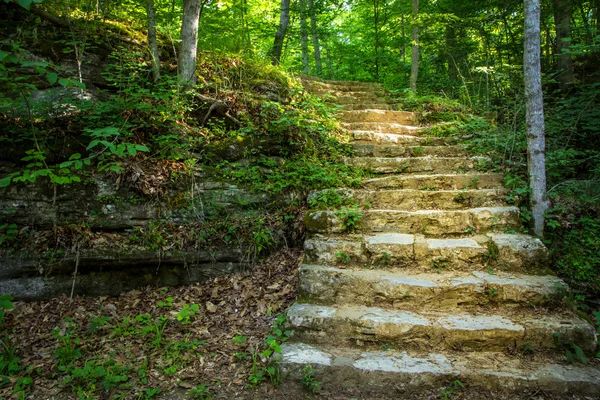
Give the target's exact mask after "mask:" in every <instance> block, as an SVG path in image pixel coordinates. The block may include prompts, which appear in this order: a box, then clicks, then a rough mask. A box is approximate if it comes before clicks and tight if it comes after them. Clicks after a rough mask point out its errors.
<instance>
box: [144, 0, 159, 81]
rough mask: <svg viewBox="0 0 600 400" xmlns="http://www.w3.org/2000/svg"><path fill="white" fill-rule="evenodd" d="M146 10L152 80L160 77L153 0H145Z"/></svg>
mask: <svg viewBox="0 0 600 400" xmlns="http://www.w3.org/2000/svg"><path fill="white" fill-rule="evenodd" d="M146 12H147V14H148V46H149V47H150V55H151V57H152V77H153V78H154V82H156V81H158V80H159V79H160V56H159V53H158V43H157V42H156V16H155V9H154V0H146Z"/></svg>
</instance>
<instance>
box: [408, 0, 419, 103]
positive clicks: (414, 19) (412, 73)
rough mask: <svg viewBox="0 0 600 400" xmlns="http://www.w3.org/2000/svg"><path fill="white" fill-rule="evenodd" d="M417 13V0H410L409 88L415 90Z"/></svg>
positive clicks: (417, 42) (417, 51) (417, 48)
mask: <svg viewBox="0 0 600 400" xmlns="http://www.w3.org/2000/svg"><path fill="white" fill-rule="evenodd" d="M418 14H419V0H412V23H413V28H412V55H411V57H412V58H411V68H410V90H411V92H416V91H417V78H418V77H419V27H418V26H417V15H418Z"/></svg>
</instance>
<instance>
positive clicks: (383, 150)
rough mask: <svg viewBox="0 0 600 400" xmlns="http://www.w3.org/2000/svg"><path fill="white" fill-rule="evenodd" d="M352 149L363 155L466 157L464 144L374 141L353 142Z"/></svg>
mask: <svg viewBox="0 0 600 400" xmlns="http://www.w3.org/2000/svg"><path fill="white" fill-rule="evenodd" d="M352 149H353V150H354V152H355V153H356V154H357V155H359V156H361V157H432V156H435V157H466V156H467V153H466V151H465V149H464V148H463V147H462V146H398V145H377V144H373V143H360V142H355V143H352Z"/></svg>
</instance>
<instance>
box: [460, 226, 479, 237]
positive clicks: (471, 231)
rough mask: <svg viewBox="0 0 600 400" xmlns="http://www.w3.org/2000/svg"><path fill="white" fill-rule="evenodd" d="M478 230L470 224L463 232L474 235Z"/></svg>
mask: <svg viewBox="0 0 600 400" xmlns="http://www.w3.org/2000/svg"><path fill="white" fill-rule="evenodd" d="M476 232H477V231H476V229H475V227H474V226H469V227H468V228H466V229H465V230H464V231H463V233H466V234H467V235H474V234H475V233H476Z"/></svg>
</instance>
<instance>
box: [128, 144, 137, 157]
mask: <svg viewBox="0 0 600 400" xmlns="http://www.w3.org/2000/svg"><path fill="white" fill-rule="evenodd" d="M127 153H129V155H130V156H131V157H135V156H136V154H137V151H136V150H135V146H131V145H129V146H127Z"/></svg>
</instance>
